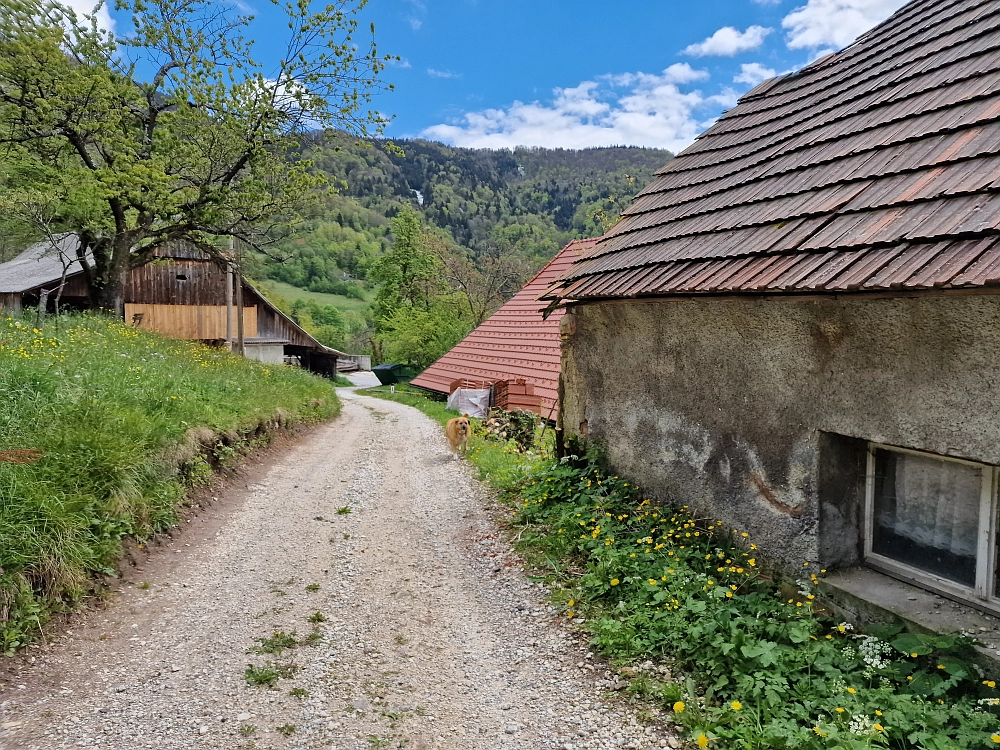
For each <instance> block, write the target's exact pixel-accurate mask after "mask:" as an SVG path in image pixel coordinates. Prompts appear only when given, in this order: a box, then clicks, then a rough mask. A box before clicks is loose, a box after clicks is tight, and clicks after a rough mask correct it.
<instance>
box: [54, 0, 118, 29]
mask: <svg viewBox="0 0 1000 750" xmlns="http://www.w3.org/2000/svg"><path fill="white" fill-rule="evenodd" d="M112 1H113V0H112ZM61 2H62V4H63V5H65V6H66V7H68V8H72V9H73V11H74V12H75V13H76V15H77V18H78V19H79V21H80V22H81V23H83V22H84V19H83V17H84V16H85V15H87V14H89V13H93V12H94V8H95V7H96V6H97V3H96V2H95V0H61ZM97 25H98V26H100V27H101V28H102V29H106V30H108V31H110V30H112V29H114V27H115V22H114V19H113V18H111V14H110V13H108V3H105V4H104V5H102V6H101V9H100V10H99V11H98V12H97Z"/></svg>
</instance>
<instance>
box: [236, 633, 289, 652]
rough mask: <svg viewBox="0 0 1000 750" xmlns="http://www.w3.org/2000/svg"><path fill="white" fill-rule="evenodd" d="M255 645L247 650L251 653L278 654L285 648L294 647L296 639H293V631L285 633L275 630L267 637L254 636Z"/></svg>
mask: <svg viewBox="0 0 1000 750" xmlns="http://www.w3.org/2000/svg"><path fill="white" fill-rule="evenodd" d="M254 640H255V641H257V645H256V646H254V647H252V648H251V649H249V650H248V651H247V653H251V654H276V655H278V656H280V655H281V653H282V652H283V651H284V650H285V649H290V648H295V647H296V646H297V645H298V641H297V640H296V639H295V631H292V632H291V633H286V632H285V631H283V630H275V631H274V635H272V636H270V637H268V638H255V639H254Z"/></svg>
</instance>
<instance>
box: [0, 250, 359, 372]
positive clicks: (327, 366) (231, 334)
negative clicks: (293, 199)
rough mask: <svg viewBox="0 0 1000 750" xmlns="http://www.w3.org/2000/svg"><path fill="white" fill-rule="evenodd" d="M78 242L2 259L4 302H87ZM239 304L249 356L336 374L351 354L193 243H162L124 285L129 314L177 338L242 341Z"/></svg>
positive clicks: (79, 305)
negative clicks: (339, 362) (341, 361)
mask: <svg viewBox="0 0 1000 750" xmlns="http://www.w3.org/2000/svg"><path fill="white" fill-rule="evenodd" d="M76 247H77V239H76V236H75V235H72V234H66V235H61V236H59V237H56V238H54V239H53V240H52V241H48V240H47V241H44V242H39V243H37V244H34V245H32V246H31V247H29V248H28V249H26V250H25V251H24V252H22V253H21V254H20V255H18V256H17V257H16V258H14V259H13V260H10V261H8V262H7V263H0V307H5V308H7V309H8V310H11V311H13V312H15V313H19V312H21V311H22V310H23V309H26V308H32V307H37V306H38V305H39V302H40V301H42V300H44V302H45V305H46V307H48V308H51V307H52V305H53V304H54V303H55V301H56V299H58V301H59V305H60V307H61V308H62V309H84V308H86V307H87V306H88V304H89V301H88V297H87V283H86V279H85V278H84V274H83V269H82V268H81V266H80V263H79V261H77V260H76V257H75V256H76ZM237 279H239V283H237ZM240 309H242V313H243V314H242V324H243V325H242V340H243V346H244V352H245V354H246V356H247V357H249V358H251V359H256V360H260V361H262V362H274V363H281V362H285V361H286V357H287V358H295V359H294V360H293V361H297V362H298V363H300V364H301V365H302V366H303V367H305V368H306V369H308V370H311V371H313V372H317V373H321V374H326V375H332V374H334V373H335V372H336V369H337V358H338V357H344V358H346V357H347V356H348V355H345V354H343V353H342V352H338V351H336V350H335V349H330V348H329V347H327V346H324V345H323V344H321V343H319V342H318V341H317V340H316V339H314V338H313V337H312V336H310V335H309V334H308V333H306V331H305V330H303V329H302V328H301V327H300V326H299V325H298V324H297V323H296V322H295V321H294V320H292V319H291V318H290V317H288V316H287V315H285V313H283V312H281V310H279V309H278V308H277V307H275V306H274V305H273V304H271V303H270V302H269V301H268V300H267V299H266V298H265V297H264V295H263V294H261V293H260V292H259V291H258V290H257V289H255V288H254V286H253V285H252V284H251V283H250V282H249V281H247V280H246V279H244V278H240V277H238V276H237V275H236V274H234V273H233V271H232V268H231V267H230V268H228V269H227V268H225V267H223V265H220V263H219V262H218V261H216V260H213V259H212V258H210V257H209V256H208V255H206V254H205V253H202V252H201V251H200V250H197V249H196V248H193V247H191V246H188V245H179V244H178V245H172V246H169V247H164V248H162V249H160V250H159V251H157V258H156V260H154V261H152V262H151V263H148V264H147V265H144V266H142V267H140V268H136V269H133V270H132V271H130V272H129V276H128V280H127V283H126V286H125V311H124V314H125V320H126V321H129V322H130V323H132V324H133V325H135V326H137V327H139V328H146V329H148V330H154V331H159V332H160V333H163V334H166V335H167V336H172V337H174V338H181V339H194V340H198V341H204V342H206V343H210V344H214V345H220V346H222V345H228V346H230V347H232V348H237V346H238V341H239V339H240V333H241V331H240V317H241V316H240V315H239V310H240Z"/></svg>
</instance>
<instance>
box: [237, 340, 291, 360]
mask: <svg viewBox="0 0 1000 750" xmlns="http://www.w3.org/2000/svg"><path fill="white" fill-rule="evenodd" d="M243 348H244V350H245V351H246V357H247V359H255V360H257V361H258V362H263V363H264V364H268V365H281V364H284V363H285V345H284V344H253V343H249V342H245V343H244V344H243Z"/></svg>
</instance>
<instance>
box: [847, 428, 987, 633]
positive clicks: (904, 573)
mask: <svg viewBox="0 0 1000 750" xmlns="http://www.w3.org/2000/svg"><path fill="white" fill-rule="evenodd" d="M877 449H882V450H887V451H892V452H894V453H909V454H911V455H914V456H921V457H923V458H933V459H936V460H939V461H950V462H953V463H957V464H964V465H966V466H972V467H975V468H976V469H980V470H981V471H982V473H983V482H982V490H981V491H980V493H979V534H978V547H977V549H976V584H975V586H973V587H968V586H963V585H962V584H960V583H956V582H955V581H952V580H949V579H947V578H942V577H941V576H938V575H935V574H933V573H928V572H927V571H925V570H920V569H919V568H914V567H912V566H910V565H907V564H905V563H901V562H899V561H897V560H893V559H892V558H889V557H885V556H883V555H879V554H877V553H875V552H873V551H872V536H873V533H872V532H873V530H874V528H875V523H874V521H875V451H876V450H877ZM998 482H1000V467H996V466H991V465H990V464H984V463H979V462H977V461H967V460H965V459H961V458H952V457H951V456H941V455H938V454H936V453H927V452H926V451H915V450H912V449H910V448H900V447H898V446H895V445H884V444H882V443H868V467H867V472H866V477H865V528H864V541H865V563H866V564H867V565H868V566H869V567H872V568H875V569H876V570H879V571H881V572H883V573H886V574H888V575H891V576H893V577H894V578H899V579H901V580H904V581H906V582H908V583H913V584H915V585H917V586H920V587H921V588H925V589H928V590H929V591H933V592H934V593H936V594H941V595H943V596H947V597H949V598H952V599H958V600H959V601H962V602H965V603H967V604H971V605H973V606H975V607H977V608H979V609H984V610H986V611H988V612H991V613H993V614H1000V599H998V598H997V597H996V596H994V591H995V588H994V585H995V584H994V574H993V571H994V570H995V557H996V544H995V543H994V540H995V538H996V533H997V512H996V511H997V488H998Z"/></svg>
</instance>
